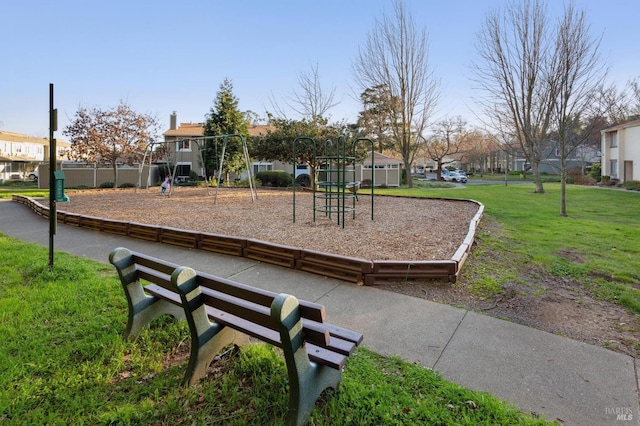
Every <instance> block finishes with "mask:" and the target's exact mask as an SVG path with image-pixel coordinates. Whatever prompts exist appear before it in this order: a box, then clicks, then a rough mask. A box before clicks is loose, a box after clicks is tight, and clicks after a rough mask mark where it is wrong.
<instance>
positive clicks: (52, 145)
mask: <svg viewBox="0 0 640 426" xmlns="http://www.w3.org/2000/svg"><path fill="white" fill-rule="evenodd" d="M56 130H58V111H57V110H56V109H54V108H53V83H50V84H49V269H51V268H53V237H54V235H55V234H56V222H57V211H56V191H55V184H56V180H55V179H56V178H55V171H56V163H57V161H56V140H55V138H54V137H53V132H55V131H56Z"/></svg>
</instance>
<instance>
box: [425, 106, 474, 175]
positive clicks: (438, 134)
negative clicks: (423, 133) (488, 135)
mask: <svg viewBox="0 0 640 426" xmlns="http://www.w3.org/2000/svg"><path fill="white" fill-rule="evenodd" d="M466 125H467V123H466V122H465V121H464V120H462V118H461V117H455V118H445V119H443V120H441V121H439V122H438V123H436V125H435V129H434V135H433V136H432V137H430V138H428V139H426V140H425V141H424V144H423V148H424V152H425V156H426V157H427V158H428V159H430V160H432V161H434V162H435V163H436V164H437V167H438V170H437V172H436V173H437V174H436V179H437V180H440V178H442V165H443V164H447V163H450V162H452V161H454V157H453V156H454V155H456V154H458V153H460V152H461V150H462V147H463V146H465V140H466V138H467V136H468V135H467V132H466V128H465V127H466Z"/></svg>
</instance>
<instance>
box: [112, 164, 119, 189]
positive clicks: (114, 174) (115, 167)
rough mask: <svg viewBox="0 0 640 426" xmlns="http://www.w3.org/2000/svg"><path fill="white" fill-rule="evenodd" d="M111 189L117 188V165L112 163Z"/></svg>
mask: <svg viewBox="0 0 640 426" xmlns="http://www.w3.org/2000/svg"><path fill="white" fill-rule="evenodd" d="M113 187H114V188H117V187H118V165H117V164H116V163H115V162H114V163H113Z"/></svg>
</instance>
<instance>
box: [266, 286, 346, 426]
mask: <svg viewBox="0 0 640 426" xmlns="http://www.w3.org/2000/svg"><path fill="white" fill-rule="evenodd" d="M271 317H272V318H273V319H274V320H275V321H276V322H277V323H278V326H279V331H280V339H281V341H282V350H283V352H284V357H285V361H286V364H287V371H288V374H289V393H290V394H289V411H288V413H287V424H289V425H296V426H298V425H305V424H306V423H307V421H308V420H309V415H310V414H311V411H312V410H313V406H314V405H315V403H316V401H317V399H318V397H319V396H320V394H321V393H322V392H323V391H324V390H325V389H327V388H329V387H331V388H333V389H337V388H338V384H339V383H340V380H342V371H340V370H335V369H333V368H330V367H327V366H324V365H319V364H316V363H314V362H311V361H309V356H308V355H307V350H306V348H305V346H304V339H303V336H302V334H301V333H302V320H301V318H300V311H299V307H298V299H296V298H295V297H293V296H290V295H287V294H280V295H278V296H276V298H275V299H274V300H273V303H272V305H271Z"/></svg>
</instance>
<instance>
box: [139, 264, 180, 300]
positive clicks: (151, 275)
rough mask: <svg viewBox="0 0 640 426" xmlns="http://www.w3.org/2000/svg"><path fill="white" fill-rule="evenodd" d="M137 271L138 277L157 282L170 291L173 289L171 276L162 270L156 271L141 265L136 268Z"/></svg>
mask: <svg viewBox="0 0 640 426" xmlns="http://www.w3.org/2000/svg"><path fill="white" fill-rule="evenodd" d="M136 272H137V273H138V278H140V279H143V280H145V281H149V282H150V283H153V284H157V285H159V286H161V287H164V288H166V289H167V290H169V291H173V290H172V288H171V276H170V275H167V274H163V273H161V272H157V271H154V270H153V269H150V268H147V267H145V266H140V265H138V267H137V268H136ZM178 300H179V298H178Z"/></svg>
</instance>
